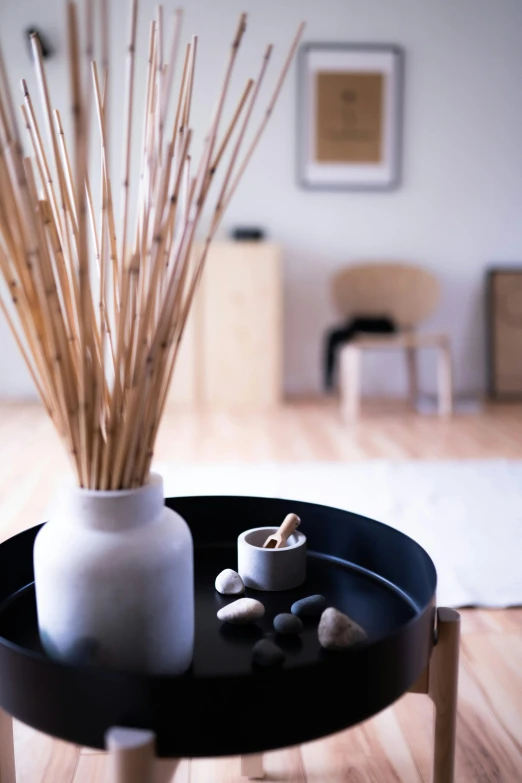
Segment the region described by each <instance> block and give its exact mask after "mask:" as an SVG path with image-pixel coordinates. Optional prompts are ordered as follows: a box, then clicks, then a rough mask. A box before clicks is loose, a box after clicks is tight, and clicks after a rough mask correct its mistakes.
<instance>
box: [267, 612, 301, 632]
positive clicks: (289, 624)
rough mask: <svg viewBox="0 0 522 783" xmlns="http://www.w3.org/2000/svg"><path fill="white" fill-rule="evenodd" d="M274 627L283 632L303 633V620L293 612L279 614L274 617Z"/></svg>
mask: <svg viewBox="0 0 522 783" xmlns="http://www.w3.org/2000/svg"><path fill="white" fill-rule="evenodd" d="M274 628H275V630H276V631H277V633H281V634H296V633H301V631H302V630H303V622H302V620H300V619H299V617H296V616H295V615H293V614H278V615H276V616H275V617H274Z"/></svg>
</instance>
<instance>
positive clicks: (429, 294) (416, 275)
mask: <svg viewBox="0 0 522 783" xmlns="http://www.w3.org/2000/svg"><path fill="white" fill-rule="evenodd" d="M332 295H333V299H334V303H335V305H336V307H337V310H338V311H339V313H340V314H341V315H342V317H343V318H345V319H347V318H350V317H356V316H365V317H372V316H373V317H383V316H387V317H388V318H391V319H393V321H394V322H395V323H396V325H397V327H398V330H399V331H398V332H397V333H395V334H383V335H374V334H372V335H369V334H365V335H359V336H358V337H356V338H355V339H354V340H353V341H351V342H349V343H348V344H346V345H345V346H343V347H342V348H341V351H340V362H339V390H340V396H341V412H342V415H343V417H345V418H346V419H354V418H356V417H357V416H358V414H359V410H360V399H361V360H362V354H363V351H368V350H382V349H400V350H404V352H405V355H406V360H407V368H408V382H409V397H410V402H411V404H412V405H413V407H415V406H416V402H417V394H418V382H417V350H418V349H419V348H435V349H436V351H437V386H438V411H439V415H441V416H448V415H450V414H451V413H452V409H453V390H452V368H451V348H450V339H449V336H448V335H447V334H445V333H432V332H428V333H427V332H417V331H416V329H417V327H418V325H419V323H420V322H421V321H423V320H425V319H426V318H427V317H428V316H429V315H430V314H431V313H432V312H433V310H434V309H435V307H436V305H437V303H438V301H439V297H440V284H439V281H438V280H437V278H436V277H434V275H432V274H431V273H430V272H428V271H427V270H425V269H422V268H420V267H417V266H410V265H408V264H399V263H367V264H357V265H354V266H350V267H347V268H345V269H343V270H341V271H340V272H338V273H337V274H336V275H335V277H334V278H333V281H332Z"/></svg>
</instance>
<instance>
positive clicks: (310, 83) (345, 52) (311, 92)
mask: <svg viewBox="0 0 522 783" xmlns="http://www.w3.org/2000/svg"><path fill="white" fill-rule="evenodd" d="M403 93H404V50H403V49H402V48H401V47H400V46H397V45H395V44H344V43H306V44H303V45H302V46H301V47H300V49H299V55H298V103H297V139H298V144H297V179H298V183H299V185H300V186H301V187H303V188H309V189H314V190H393V189H395V188H397V187H398V186H399V184H400V182H401V166H402V160H401V158H402V154H401V153H402V120H403V102H404V98H403Z"/></svg>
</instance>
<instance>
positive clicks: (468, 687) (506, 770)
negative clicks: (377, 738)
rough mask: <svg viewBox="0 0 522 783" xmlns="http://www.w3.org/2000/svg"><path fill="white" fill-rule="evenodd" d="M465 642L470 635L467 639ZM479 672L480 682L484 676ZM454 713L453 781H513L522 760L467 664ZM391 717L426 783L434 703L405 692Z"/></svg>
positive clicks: (472, 782)
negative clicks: (394, 720)
mask: <svg viewBox="0 0 522 783" xmlns="http://www.w3.org/2000/svg"><path fill="white" fill-rule="evenodd" d="M468 638H469V637H468ZM484 674H485V672H484V670H482V671H481V672H480V682H482V678H483V677H484ZM458 704H459V709H458V719H457V751H456V768H455V780H456V781H457V783H476V782H477V781H506V783H508V781H515V780H518V778H517V770H519V771H520V769H521V768H522V756H521V754H520V751H519V749H518V748H517V747H516V745H515V744H514V742H513V741H512V738H511V737H510V736H509V733H508V732H506V730H505V729H504V727H503V726H502V724H501V723H500V721H498V720H497V719H496V716H495V715H493V714H492V712H491V709H490V707H489V705H488V702H487V700H486V698H485V696H484V693H483V691H482V688H481V687H480V685H479V684H478V683H477V680H476V677H475V676H473V675H472V673H471V671H470V670H469V668H468V665H467V662H466V661H464V662H462V661H461V666H460V671H459V702H458ZM394 709H395V713H396V715H397V717H398V720H399V722H400V725H401V728H402V730H403V732H404V735H405V737H406V739H407V741H408V744H409V746H410V748H411V751H412V753H413V756H414V758H415V762H416V764H417V767H418V769H419V771H420V774H421V777H422V780H423V781H425V783H429V781H430V773H431V766H432V756H433V705H432V703H431V701H430V700H429V699H428V698H426V696H423V695H420V694H408V695H407V696H405V697H403V698H402V699H401V700H400V701H399V702H397V704H396V705H395V708H394Z"/></svg>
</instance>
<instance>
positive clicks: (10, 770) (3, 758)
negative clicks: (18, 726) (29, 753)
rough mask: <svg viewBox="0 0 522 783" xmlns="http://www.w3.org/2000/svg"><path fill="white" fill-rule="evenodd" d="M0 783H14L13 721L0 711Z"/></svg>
mask: <svg viewBox="0 0 522 783" xmlns="http://www.w3.org/2000/svg"><path fill="white" fill-rule="evenodd" d="M0 783H16V770H15V756H14V741H13V719H12V717H11V716H10V715H9V714H8V713H7V712H4V711H3V710H1V709H0Z"/></svg>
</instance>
